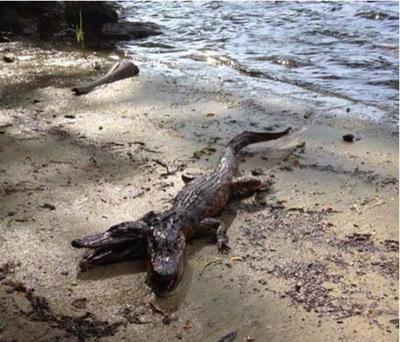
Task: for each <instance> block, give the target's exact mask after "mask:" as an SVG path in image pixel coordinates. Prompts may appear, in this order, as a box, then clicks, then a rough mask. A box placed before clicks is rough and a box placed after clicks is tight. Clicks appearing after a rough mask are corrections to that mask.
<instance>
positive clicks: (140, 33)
mask: <svg viewBox="0 0 400 342" xmlns="http://www.w3.org/2000/svg"><path fill="white" fill-rule="evenodd" d="M102 32H103V34H104V35H105V36H107V37H109V38H114V39H121V40H129V39H139V38H146V37H149V36H154V35H158V34H161V33H162V32H161V27H160V26H159V25H157V24H155V23H151V22H121V23H108V24H105V25H104V26H103V30H102Z"/></svg>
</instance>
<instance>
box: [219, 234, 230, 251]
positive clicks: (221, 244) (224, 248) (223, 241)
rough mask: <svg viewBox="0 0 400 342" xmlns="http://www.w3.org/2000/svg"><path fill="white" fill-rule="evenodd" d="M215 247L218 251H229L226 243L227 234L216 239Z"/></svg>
mask: <svg viewBox="0 0 400 342" xmlns="http://www.w3.org/2000/svg"><path fill="white" fill-rule="evenodd" d="M217 247H218V252H219V253H221V254H228V253H229V252H230V251H231V248H230V247H229V245H228V236H225V237H224V238H223V239H218V240H217Z"/></svg>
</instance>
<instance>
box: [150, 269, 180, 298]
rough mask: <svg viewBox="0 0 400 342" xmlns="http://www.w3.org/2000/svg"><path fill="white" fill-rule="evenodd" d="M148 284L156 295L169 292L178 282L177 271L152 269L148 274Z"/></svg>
mask: <svg viewBox="0 0 400 342" xmlns="http://www.w3.org/2000/svg"><path fill="white" fill-rule="evenodd" d="M149 278H150V279H149V280H150V286H151V287H152V288H153V290H154V291H155V292H156V293H157V294H158V295H163V294H166V293H168V292H171V291H172V290H174V289H175V288H176V286H177V285H178V282H179V274H178V273H177V272H171V273H168V272H165V271H164V270H160V272H157V271H153V272H151V274H150V277H149Z"/></svg>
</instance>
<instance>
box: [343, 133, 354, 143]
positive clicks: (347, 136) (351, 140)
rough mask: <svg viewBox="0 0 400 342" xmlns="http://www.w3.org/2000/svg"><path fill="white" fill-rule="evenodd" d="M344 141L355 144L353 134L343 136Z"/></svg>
mask: <svg viewBox="0 0 400 342" xmlns="http://www.w3.org/2000/svg"><path fill="white" fill-rule="evenodd" d="M343 140H344V141H346V142H353V141H354V135H353V134H351V133H350V134H345V135H344V136H343Z"/></svg>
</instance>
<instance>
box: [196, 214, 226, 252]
mask: <svg viewBox="0 0 400 342" xmlns="http://www.w3.org/2000/svg"><path fill="white" fill-rule="evenodd" d="M200 227H201V228H202V233H203V234H204V233H207V232H209V231H210V230H215V229H216V230H217V247H218V251H219V252H220V253H227V252H229V251H230V247H229V246H228V242H229V238H228V235H227V234H226V232H227V230H228V226H227V225H226V224H225V223H224V222H222V221H221V220H219V219H217V218H215V217H207V218H205V219H203V220H201V221H200Z"/></svg>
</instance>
